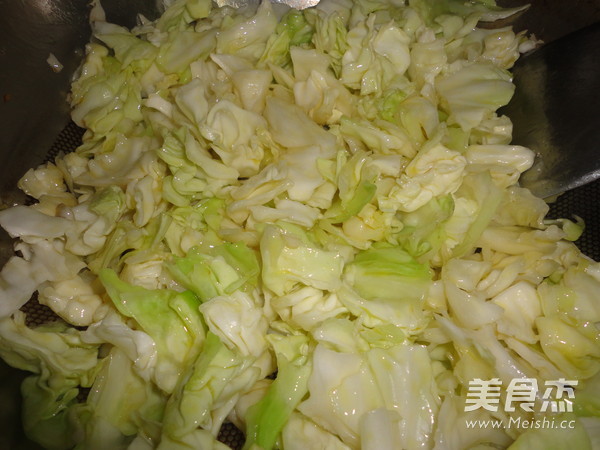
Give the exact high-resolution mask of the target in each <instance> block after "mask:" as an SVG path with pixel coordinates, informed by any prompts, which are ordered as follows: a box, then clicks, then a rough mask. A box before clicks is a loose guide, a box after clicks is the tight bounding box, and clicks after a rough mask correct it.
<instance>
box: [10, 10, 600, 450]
mask: <svg viewBox="0 0 600 450" xmlns="http://www.w3.org/2000/svg"><path fill="white" fill-rule="evenodd" d="M155 1H156V0H103V1H102V4H103V6H104V8H105V10H106V13H107V19H108V20H109V21H111V22H114V23H118V24H121V25H125V26H132V25H134V23H135V16H136V13H137V12H141V13H143V14H144V15H146V16H147V17H153V16H155V15H156V14H157V5H156V2H155ZM86 3H87V2H84V1H82V0H0V11H1V13H0V124H1V125H0V202H2V205H1V206H10V205H13V204H15V203H19V202H24V201H25V200H26V199H25V198H24V194H22V193H20V191H18V190H17V189H16V184H17V181H18V180H19V178H20V177H21V176H22V175H23V174H24V173H25V172H26V170H27V169H29V168H30V167H34V166H36V165H38V164H40V163H42V162H43V161H44V160H45V159H46V158H47V157H48V156H52V153H56V152H57V151H60V150H70V149H72V148H73V146H74V145H76V143H77V140H78V139H79V138H80V136H81V134H79V135H78V132H79V131H78V129H77V127H74V126H73V125H72V124H71V125H69V122H70V120H69V111H68V106H67V103H66V97H67V93H68V89H69V84H70V79H71V77H72V74H73V72H74V71H75V70H76V69H77V67H78V65H79V63H80V61H81V58H82V56H83V49H84V46H85V44H86V43H87V42H88V40H89V35H90V27H89V24H88V12H89V10H88V6H87V4H86ZM498 3H499V4H501V5H502V6H516V5H523V4H525V3H527V2H526V1H525V0H503V1H499V2H498ZM530 3H531V7H530V8H529V9H528V10H526V11H524V12H521V13H519V14H518V15H516V16H514V17H512V18H510V19H506V20H505V21H503V22H502V23H500V24H498V23H496V24H495V25H494V26H504V25H512V26H513V27H514V28H515V29H516V30H528V31H529V32H531V33H534V34H535V35H536V37H538V38H540V39H542V40H543V41H545V42H550V41H552V40H555V39H557V38H559V37H561V36H564V35H566V34H568V33H570V32H572V31H575V30H577V29H581V28H583V27H585V26H587V25H590V24H593V23H596V22H598V21H599V20H600V2H598V0H572V1H569V2H565V1H563V0H531V2H530ZM50 53H52V54H53V55H55V56H56V58H57V60H58V61H60V63H61V64H62V66H63V67H62V69H61V70H60V71H53V70H52V67H51V65H50V64H49V63H48V62H47V58H48V56H49V54H50ZM65 127H66V128H65ZM599 202H600V181H596V182H593V183H591V184H587V185H584V186H582V187H579V188H577V189H574V190H571V191H569V192H567V193H565V194H563V195H562V196H561V197H559V198H558V200H557V201H556V202H554V203H553V204H552V206H551V211H550V214H551V216H554V217H571V216H573V215H577V216H580V217H582V218H583V219H584V220H585V222H586V224H587V229H586V231H585V232H584V234H583V235H582V237H581V239H580V240H579V242H578V244H579V246H580V248H581V249H582V251H583V252H584V253H586V254H587V255H588V256H590V257H592V258H594V259H597V260H598V259H600V210H598V208H597V206H596V205H598V204H599ZM1 233H2V234H1V235H0V264H3V263H4V262H5V260H6V259H7V257H8V256H10V255H11V254H12V242H11V240H10V239H9V237H8V236H7V235H6V234H5V233H4V232H3V231H2V232H1ZM37 320H41V321H43V320H44V317H43V316H38V318H37ZM23 376H24V374H23V373H21V372H19V371H16V370H14V369H11V368H9V367H8V366H6V365H5V364H4V363H3V362H2V361H0V427H1V432H0V448H5V449H36V448H39V447H38V446H37V445H36V444H34V443H32V442H30V441H28V440H27V439H26V438H25V437H24V435H23V433H22V431H21V426H20V401H21V400H20V395H19V385H20V382H21V380H22V378H23ZM229 442H233V443H234V442H235V437H234V438H233V440H231V439H230V440H229Z"/></svg>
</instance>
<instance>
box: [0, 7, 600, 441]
mask: <svg viewBox="0 0 600 450" xmlns="http://www.w3.org/2000/svg"><path fill="white" fill-rule="evenodd" d="M221 3H223V2H221ZM224 3H227V4H232V3H240V5H238V6H240V7H239V8H234V7H232V6H219V5H217V4H216V3H213V2H211V1H210V0H176V1H165V2H164V6H165V10H164V13H163V15H162V16H161V17H160V18H158V19H157V20H154V21H151V20H148V19H146V18H144V17H140V18H139V21H138V25H137V26H135V27H134V28H132V29H126V28H124V27H121V26H117V25H114V24H110V23H107V22H106V19H105V15H104V14H103V11H102V9H101V6H100V5H99V4H98V3H96V4H95V7H94V8H93V10H92V17H91V22H92V31H93V34H94V38H93V42H91V43H90V44H89V45H88V46H87V47H86V55H85V59H84V61H83V64H82V66H81V68H80V70H79V71H78V73H77V74H76V76H75V79H74V82H73V84H72V91H71V95H70V102H71V108H72V118H73V121H74V122H75V123H76V124H78V125H79V126H81V127H84V128H86V133H85V135H84V137H83V143H82V145H81V146H80V147H78V148H77V149H76V150H75V151H74V152H72V153H69V154H67V155H62V156H59V157H57V158H56V160H55V161H54V162H52V163H47V164H45V165H43V166H41V167H38V168H36V169H31V170H29V171H28V172H27V173H26V174H25V175H24V176H23V178H22V179H21V181H20V182H19V187H20V188H21V189H22V190H23V191H24V192H25V193H26V194H27V195H29V196H30V197H31V199H32V204H30V205H29V206H26V205H18V206H15V207H11V208H7V209H5V210H3V211H1V212H0V225H1V226H2V227H3V228H4V229H5V230H6V231H7V232H8V233H9V234H10V236H12V237H13V238H14V239H15V255H14V256H13V257H12V258H11V259H10V260H9V261H8V262H7V263H6V264H5V266H4V268H3V269H2V271H1V272H0V356H1V357H2V358H3V359H4V360H5V361H6V362H8V363H9V364H11V365H13V366H15V367H17V368H19V369H23V370H27V371H29V372H31V373H32V375H31V376H30V377H28V378H26V379H25V381H24V382H23V385H22V392H23V398H24V412H25V414H24V416H23V425H24V428H25V431H26V432H27V435H28V436H29V437H30V438H32V439H33V440H35V441H37V442H38V443H40V444H41V445H43V446H44V447H46V448H51V449H57V450H60V449H68V448H76V449H103V448H113V449H115V450H118V449H132V450H135V449H144V450H146V449H153V448H159V449H165V450H170V449H195V448H196V449H197V448H202V449H210V448H215V449H219V448H224V447H225V446H224V445H223V444H222V443H221V442H219V441H218V434H219V430H220V429H221V426H222V424H223V423H224V422H225V421H228V420H229V421H232V422H233V423H235V424H236V426H238V427H239V428H240V429H241V430H242V431H243V432H244V433H245V435H246V444H245V448H247V449H258V448H261V449H265V450H267V449H272V448H282V449H306V448H322V449H357V448H364V449H377V450H381V449H407V450H412V449H438V450H463V449H466V448H508V447H510V448H513V449H515V450H517V449H521V448H528V449H529V448H570V447H576V448H582V449H583V448H595V447H597V446H598V442H600V437H599V432H598V430H599V429H600V425H599V423H600V401H599V398H600V393H599V389H598V385H599V384H598V381H599V379H600V378H599V377H600V331H599V326H598V324H600V303H599V302H598V292H600V264H599V263H597V262H594V261H592V260H590V259H589V258H587V257H586V256H584V255H582V254H581V252H580V251H579V250H578V249H577V247H576V245H575V244H574V242H573V241H575V240H576V239H577V238H578V237H579V235H580V234H581V231H582V228H583V224H582V223H581V222H580V221H579V220H575V221H571V220H567V219H555V220H549V219H546V214H547V212H548V206H547V205H546V203H545V202H544V201H543V200H542V199H539V198H536V197H534V196H533V195H532V194H531V193H530V192H529V191H528V190H527V189H524V188H522V187H520V186H519V184H518V183H519V176H520V175H521V173H523V172H524V171H525V170H527V169H528V168H529V167H531V165H532V163H533V157H534V154H533V152H532V151H531V150H529V149H527V148H524V147H521V146H517V145H512V144H511V133H512V123H511V121H510V119H509V118H508V117H504V116H500V115H498V113H497V110H498V108H500V107H501V106H503V105H505V104H506V103H507V102H508V101H509V100H510V98H511V96H512V94H513V91H514V85H513V83H512V78H511V77H512V76H511V74H510V68H511V67H512V66H513V64H514V62H515V60H516V59H517V58H518V57H519V56H520V54H519V51H520V50H522V49H526V48H530V47H531V46H532V45H533V44H534V43H535V41H534V40H533V39H530V38H529V37H527V35H526V34H525V33H515V32H513V31H512V29H510V28H509V27H501V28H495V29H493V28H490V27H489V26H488V27H478V23H479V22H480V21H487V22H493V21H495V20H498V19H503V18H506V17H508V16H510V15H511V14H514V13H516V12H518V11H520V10H521V9H520V8H512V9H503V8H501V7H499V6H497V5H496V4H495V2H494V1H493V0H474V1H469V2H463V1H460V0H410V1H386V0H355V1H351V0H323V1H321V2H320V3H319V4H318V5H317V6H315V7H311V8H307V9H304V10H301V11H300V10H295V9H291V8H289V7H288V6H285V5H282V4H280V3H277V4H272V3H271V2H269V1H263V2H262V3H260V4H258V2H250V3H249V4H246V2H224ZM284 3H286V2H284ZM32 296H36V297H37V300H38V301H39V302H40V303H41V304H43V305H46V306H47V307H49V308H50V309H51V310H52V311H53V312H54V313H55V314H56V316H57V317H56V321H55V322H52V323H50V324H45V325H41V326H38V327H33V326H30V325H28V324H27V321H26V317H25V313H24V312H23V310H21V307H22V306H23V305H24V304H25V303H26V302H27V301H28V300H29V299H30V298H31V297H32ZM494 380H496V381H498V382H499V383H502V390H501V393H500V398H499V399H498V400H499V406H501V407H500V408H497V409H496V410H493V408H478V409H477V408H476V409H475V410H473V409H472V408H471V409H470V408H467V407H468V406H469V405H470V404H471V403H470V401H471V402H472V400H473V398H472V397H473V391H471V390H470V389H471V387H472V383H473V382H484V381H487V382H492V381H494ZM515 380H517V381H519V380H521V381H523V380H526V381H527V382H530V383H535V385H536V386H538V391H537V397H535V396H534V398H532V399H531V401H532V404H533V407H532V408H530V409H527V408H523V407H520V408H519V407H518V408H516V409H514V410H512V411H511V409H510V408H504V410H503V408H502V407H504V406H506V405H508V403H507V402H508V401H509V400H510V399H509V396H508V391H507V388H508V386H509V385H510V383H513V382H514V381H515ZM560 380H562V383H563V384H561V386H562V387H563V388H564V389H566V388H567V387H570V388H571V387H575V399H567V400H568V403H567V407H568V408H569V410H568V411H564V410H556V411H554V410H552V409H549V410H543V411H542V410H541V409H540V408H541V407H542V402H543V401H544V398H543V395H544V393H545V391H544V390H543V389H544V386H545V383H546V382H549V381H550V382H551V381H560ZM569 380H570V381H569ZM569 383H571V384H574V385H575V384H576V386H569V385H568V384H569ZM88 391H89V392H88ZM520 393H521V394H523V392H520ZM512 400H513V403H515V402H514V400H515V399H514V398H513V399H512ZM520 400H521V401H522V402H524V401H525V400H524V399H523V397H521V398H520ZM522 402H521V405H520V406H524V404H523V403H522ZM471 406H472V404H471ZM488 406H489V405H488ZM563 406H564V405H563ZM490 409H492V411H490ZM555 409H557V408H555ZM563 409H564V408H563ZM571 409H572V411H571ZM542 419H544V420H548V421H552V423H562V422H564V423H567V424H571V425H572V427H571V426H570V427H568V429H538V428H536V429H528V428H527V427H525V426H521V427H519V426H513V427H509V426H507V425H506V424H507V423H515V422H514V421H518V423H522V424H532V423H537V422H536V421H539V420H542ZM493 421H497V422H495V423H499V424H500V425H501V426H499V427H495V426H492V425H491V424H492V422H493ZM511 421H513V422H511ZM469 423H471V424H473V423H475V424H481V426H479V427H477V426H475V427H473V426H471V427H470V426H469V425H468V424H469ZM485 423H487V424H488V425H485V426H484V424H485ZM502 424H504V425H502Z"/></svg>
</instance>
